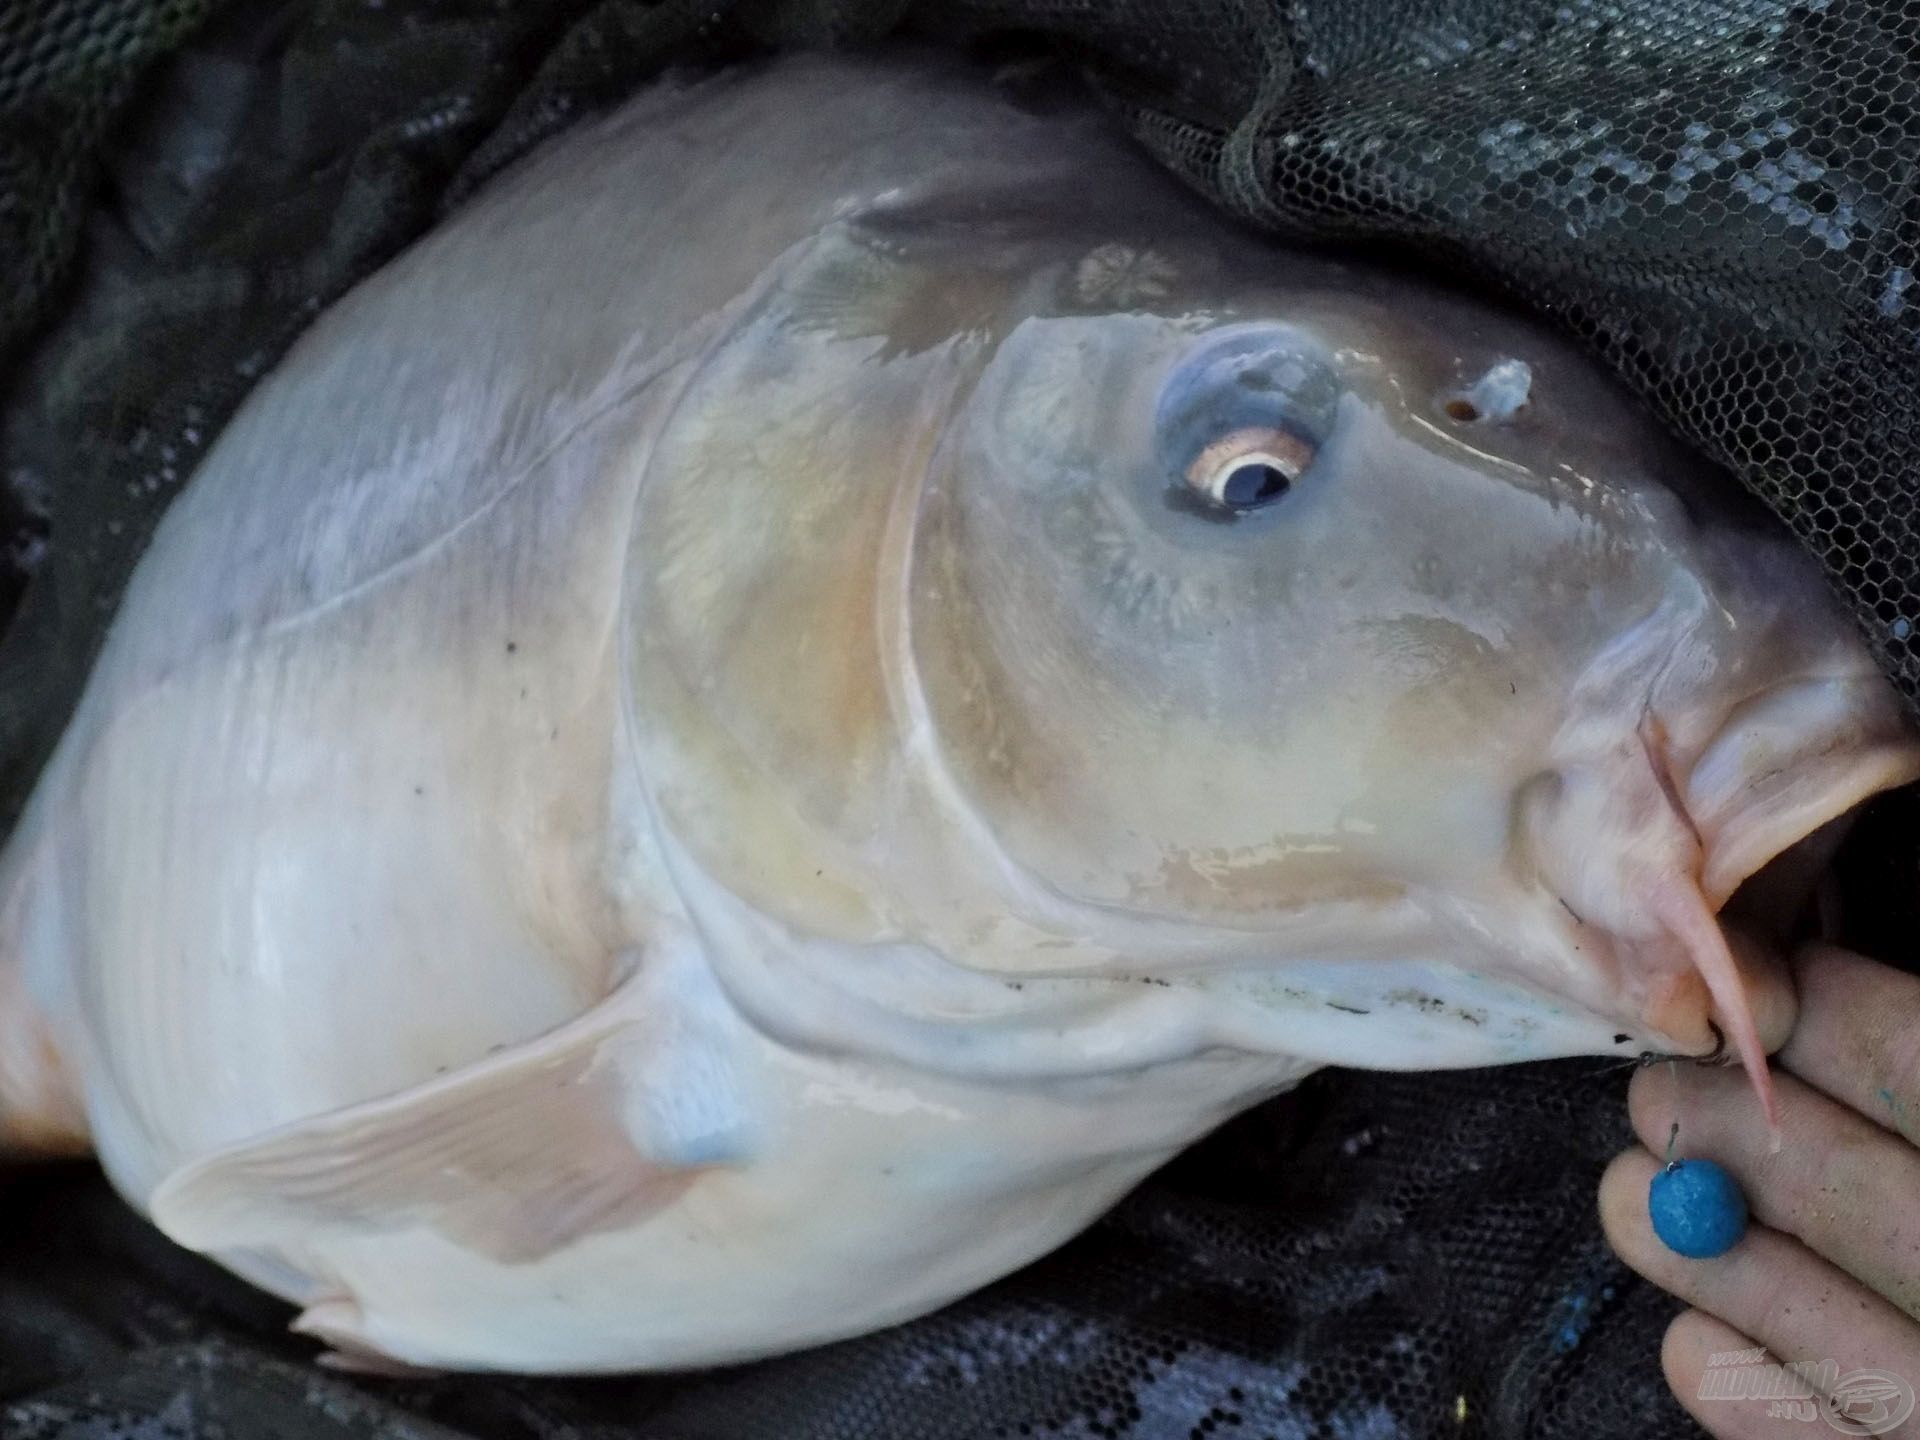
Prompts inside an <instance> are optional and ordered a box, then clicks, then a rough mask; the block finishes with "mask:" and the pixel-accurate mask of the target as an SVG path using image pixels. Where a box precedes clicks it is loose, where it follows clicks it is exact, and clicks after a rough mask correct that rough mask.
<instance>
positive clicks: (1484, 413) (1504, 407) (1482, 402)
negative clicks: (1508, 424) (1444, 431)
mask: <svg viewBox="0 0 1920 1440" xmlns="http://www.w3.org/2000/svg"><path fill="white" fill-rule="evenodd" d="M1532 395H1533V367H1532V366H1530V365H1528V364H1527V362H1526V361H1524V360H1514V359H1506V360H1500V361H1496V362H1495V363H1494V364H1492V365H1490V366H1488V367H1487V370H1486V373H1484V374H1483V375H1481V376H1480V377H1479V378H1478V379H1477V380H1475V381H1474V382H1473V383H1472V384H1471V385H1467V386H1464V387H1463V388H1461V389H1459V390H1456V391H1454V392H1452V393H1451V394H1449V395H1448V396H1447V397H1446V398H1445V399H1444V400H1442V401H1441V402H1440V411H1441V413H1442V414H1443V415H1445V416H1446V417H1447V418H1448V419H1449V420H1452V421H1454V422H1455V423H1456V424H1460V425H1477V424H1479V423H1480V422H1481V421H1483V420H1484V421H1486V422H1488V423H1489V424H1495V425H1497V424H1501V423H1504V422H1505V421H1508V420H1511V419H1513V417H1514V416H1516V415H1518V414H1519V413H1520V412H1521V411H1522V410H1524V409H1526V407H1527V402H1528V400H1529V399H1530V398H1531V397H1532Z"/></svg>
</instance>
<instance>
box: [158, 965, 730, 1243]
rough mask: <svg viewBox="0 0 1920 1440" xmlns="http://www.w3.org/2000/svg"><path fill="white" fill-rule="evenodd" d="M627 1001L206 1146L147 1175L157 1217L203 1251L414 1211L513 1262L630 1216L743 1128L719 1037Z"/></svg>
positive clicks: (664, 1199)
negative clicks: (264, 1130) (401, 1086)
mask: <svg viewBox="0 0 1920 1440" xmlns="http://www.w3.org/2000/svg"><path fill="white" fill-rule="evenodd" d="M649 998H650V999H651V998H654V997H649ZM642 1003H648V1002H642ZM640 1010H641V1005H640V1004H636V1003H635V1000H634V997H633V996H632V995H631V994H630V993H622V994H617V995H615V996H613V997H610V998H609V999H608V1000H607V1001H605V1002H603V1003H602V1004H601V1005H600V1006H598V1007H596V1008H595V1009H594V1010H592V1011H590V1012H588V1013H587V1014H586V1015H584V1016H582V1017H581V1018H580V1019H578V1020H575V1021H573V1022H572V1023H571V1024H568V1025H565V1026H562V1027H561V1028H560V1029H558V1030H555V1031H552V1032H550V1033H549V1034H547V1035H544V1036H541V1037H539V1038H538V1039H535V1040H532V1041H529V1042H527V1043H526V1044H523V1045H520V1046H517V1047H515V1048H513V1049H510V1050H506V1051H503V1052H501V1053H500V1054H497V1055H494V1056H492V1057H490V1058H488V1059H487V1060H485V1061H482V1062H480V1063H478V1064H475V1065H473V1066H471V1067H469V1068H467V1069H464V1070H461V1071H457V1072H455V1073H452V1074H449V1075H445V1076H441V1077H439V1078H437V1079H435V1080H432V1081H430V1082H428V1083H426V1084H424V1085H420V1086H418V1087H416V1088H414V1089H411V1090H406V1091H402V1092H400V1093H398V1094H394V1095H390V1096H386V1097H383V1098H381V1099H378V1100H372V1101H369V1102H367V1103H365V1104H361V1105H355V1106H352V1107H350V1108H347V1109H343V1110H337V1111H333V1112H331V1113H329V1114H324V1115H320V1116H317V1117H315V1118H313V1119H309V1120H303V1121H300V1122H297V1123H295V1124H292V1125H289V1126H287V1127H285V1128H282V1129H280V1130H276V1131H272V1132H269V1133H268V1134H266V1135H263V1136H261V1137H259V1138H256V1139H252V1140H248V1141H245V1142H242V1143H241V1144H238V1145H235V1146H232V1147H230V1148H228V1149H226V1150H222V1151H217V1152H215V1153H213V1154H211V1155H208V1156H206V1157H205V1158H203V1159H201V1160H198V1161H195V1162H194V1163H192V1164H190V1165H188V1166H186V1167H185V1168H183V1169H181V1170H178V1171H175V1172H174V1173H173V1174H172V1175H170V1176H168V1177H167V1179H166V1180H165V1181H164V1182H162V1184H161V1185H160V1186H159V1188H158V1189H157V1190H156V1191H155V1192H154V1194H153V1196H152V1199H151V1202H150V1209H151V1212H152V1215H153V1218H154V1221H155V1223H157V1224H158V1225H159V1226H160V1228H161V1229H162V1230H164V1231H165V1232H166V1233H167V1234H168V1235H170V1236H172V1237H173V1238H174V1239H175V1240H177V1241H179V1242H180V1243H181V1244H183V1245H187V1246H191V1247H193V1248H195V1249H202V1250H228V1249H235V1248H239V1247H245V1246H262V1245H269V1244H272V1243H273V1242H275V1241H276V1240H301V1241H310V1240H312V1239H314V1238H315V1237H316V1236H317V1235H320V1234H323V1233H326V1232H329V1231H333V1232H339V1231H348V1232H354V1233H366V1232H369V1231H377V1230H399V1229H411V1228H424V1229H431V1230H435V1231H438V1232H439V1233H440V1234H442V1235H444V1236H446V1237H447V1238H448V1239H450V1240H452V1241H454V1242H455V1243H457V1244H460V1245H462V1246H465V1247H466V1248H469V1249H472V1250H475V1251H478V1252H479V1253H481V1254H485V1255H488V1256H490V1257H493V1258H495V1259H498V1260H501V1261H503V1262H507V1263H515V1262H524V1261H530V1260H535V1259H538V1258H540V1257H541V1256H543V1255H547V1254H549V1253H551V1252H552V1251H555V1250H557V1249H560V1248H562V1247H563V1246H566V1245H568V1244H570V1243H572V1242H573V1241H575V1240H578V1239H579V1238H581V1237H582V1236H584V1235H588V1234H592V1233H594V1232H597V1231H604V1230H609V1229H614V1228H618V1227H622V1226H625V1225H629V1224H632V1223H634V1222H636V1221H638V1220H641V1219H644V1218H645V1217H646V1216H647V1215H649V1214H651V1213H652V1212H654V1211H656V1210H658V1209H660V1208H661V1207H663V1206H665V1205H667V1204H670V1203H671V1202H672V1201H673V1200H675V1199H676V1198H677V1197H678V1196H679V1195H680V1194H681V1193H682V1192H683V1191H684V1190H685V1189H686V1188H687V1187H688V1186H689V1185H691V1184H693V1183H694V1182H695V1181H696V1180H697V1179H698V1178H699V1177H700V1175H701V1174H702V1173H703V1172H704V1171H706V1170H708V1169H710V1168H711V1167H713V1166H714V1165H721V1164H727V1163H730V1162H733V1161H737V1160H739V1159H741V1158H743V1155H744V1153H745V1149H746V1145H747V1141H746V1133H745V1132H746V1127H745V1124H744V1119H743V1116H744V1112H743V1109H742V1107H741V1105H740V1103H739V1097H738V1094H737V1090H736V1089H735V1087H734V1084H733V1080H732V1075H731V1071H730V1069H729V1066H728V1064H727V1057H726V1054H725V1051H724V1049H723V1048H721V1047H719V1046H718V1045H717V1043H716V1041H715V1038H714V1037H713V1036H712V1035H711V1034H709V1033H708V1032H707V1031H706V1030H704V1029H703V1028H702V1027H701V1026H699V1025H695V1024H689V1023H688V1017H687V1015H686V1014H685V1013H684V1011H683V1012H682V1013H678V1014H672V1013H669V1014H667V1015H662V1014H661V1013H660V1012H659V1011H658V1010H654V1011H653V1013H640Z"/></svg>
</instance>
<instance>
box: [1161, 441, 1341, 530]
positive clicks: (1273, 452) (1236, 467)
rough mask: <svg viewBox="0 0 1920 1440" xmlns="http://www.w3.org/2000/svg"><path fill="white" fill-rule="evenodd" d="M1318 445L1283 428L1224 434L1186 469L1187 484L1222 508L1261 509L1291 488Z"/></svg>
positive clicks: (1312, 458) (1310, 461)
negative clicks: (1315, 445)
mask: <svg viewBox="0 0 1920 1440" xmlns="http://www.w3.org/2000/svg"><path fill="white" fill-rule="evenodd" d="M1315 453H1316V450H1315V447H1314V446H1313V445H1312V444H1311V443H1310V442H1308V441H1306V440H1304V439H1302V438H1301V437H1300V436H1298V435H1294V434H1292V433H1290V432H1288V431H1285V430H1276V429H1270V428H1265V427H1260V426H1253V427H1249V428H1247V429H1243V430H1236V431H1234V432H1233V433H1232V434H1230V435H1225V436H1222V437H1221V438H1220V439H1218V440H1216V441H1214V442H1213V443H1212V444H1211V445H1209V446H1207V447H1206V448H1205V449H1204V450H1202V451H1201V452H1200V453H1199V455H1197V456H1195V457H1194V461H1193V463H1192V464H1191V465H1189V466H1188V467H1187V471H1186V481H1187V485H1188V487H1189V488H1190V489H1191V490H1192V491H1193V492H1194V494H1195V495H1197V496H1199V497H1200V499H1202V500H1204V501H1206V502H1207V503H1208V504H1209V505H1214V506H1217V507H1219V508H1220V509H1222V510H1234V511H1243V510H1257V509H1259V508H1260V507H1261V506H1263V505H1271V504H1272V503H1273V502H1274V501H1276V500H1278V499H1279V498H1280V497H1281V496H1283V495H1285V494H1286V493H1287V491H1289V490H1290V489H1292V488H1293V482H1294V481H1295V480H1298V479H1299V478H1300V477H1301V476H1302V475H1304V474H1305V473H1306V472H1307V468H1308V467H1309V466H1310V465H1312V464H1313V460H1314V455H1315Z"/></svg>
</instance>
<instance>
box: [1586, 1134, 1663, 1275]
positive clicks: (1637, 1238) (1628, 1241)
mask: <svg viewBox="0 0 1920 1440" xmlns="http://www.w3.org/2000/svg"><path fill="white" fill-rule="evenodd" d="M1659 1168H1660V1162H1659V1161H1657V1160H1655V1159H1654V1158H1653V1156H1651V1155H1649V1154H1648V1153H1647V1152H1646V1151H1644V1150H1628V1151H1624V1152H1623V1153H1621V1154H1619V1155H1616V1156H1614V1157H1613V1160H1612V1161H1611V1162H1610V1163H1609V1164H1608V1166H1607V1168H1606V1171H1605V1172H1604V1173H1603V1174H1602V1175H1601V1176H1600V1191H1599V1198H1600V1228H1601V1230H1602V1232H1604V1233H1605V1235H1606V1237H1607V1243H1608V1244H1609V1245H1611V1246H1612V1247H1613V1249H1614V1252H1615V1253H1616V1254H1618V1255H1619V1256H1620V1257H1621V1258H1622V1259H1626V1260H1629V1262H1630V1257H1631V1256H1633V1255H1635V1254H1644V1253H1645V1252H1646V1242H1647V1241H1648V1240H1650V1239H1651V1238H1652V1234H1653V1222H1652V1220H1651V1219H1650V1218H1648V1215H1647V1187H1648V1186H1649V1185H1650V1184H1652V1183H1653V1176H1654V1172H1655V1171H1657V1170H1658V1169H1659Z"/></svg>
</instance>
